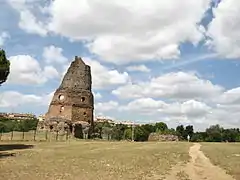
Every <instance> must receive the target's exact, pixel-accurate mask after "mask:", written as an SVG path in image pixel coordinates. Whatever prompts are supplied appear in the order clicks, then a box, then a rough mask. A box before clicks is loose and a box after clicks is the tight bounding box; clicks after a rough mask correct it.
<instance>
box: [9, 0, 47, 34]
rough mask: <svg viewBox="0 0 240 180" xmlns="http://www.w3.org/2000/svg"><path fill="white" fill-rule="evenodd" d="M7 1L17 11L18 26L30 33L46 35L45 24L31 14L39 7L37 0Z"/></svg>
mask: <svg viewBox="0 0 240 180" xmlns="http://www.w3.org/2000/svg"><path fill="white" fill-rule="evenodd" d="M7 2H8V3H9V4H10V5H11V7H12V8H14V9H15V10H17V11H18V13H19V23H18V26H19V28H21V29H22V30H24V31H26V32H27V33H30V34H38V35H40V36H46V35H47V33H48V30H47V28H46V25H45V24H44V23H43V22H42V21H40V20H38V19H37V17H36V16H35V15H34V14H33V12H34V11H35V12H36V11H38V9H39V7H40V4H39V2H40V1H39V0H7Z"/></svg>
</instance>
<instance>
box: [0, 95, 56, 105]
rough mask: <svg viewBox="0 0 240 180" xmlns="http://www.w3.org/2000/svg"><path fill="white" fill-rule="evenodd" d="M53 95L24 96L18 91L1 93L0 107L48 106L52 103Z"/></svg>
mask: <svg viewBox="0 0 240 180" xmlns="http://www.w3.org/2000/svg"><path fill="white" fill-rule="evenodd" d="M52 95H53V93H50V94H45V95H42V96H38V95H34V94H22V93H19V92H17V91H5V92H2V93H0V107H2V108H12V107H17V106H20V105H21V106H23V105H24V106H26V105H33V106H41V105H43V106H46V105H48V103H49V102H50V99H51V97H52ZM13 99H14V101H13Z"/></svg>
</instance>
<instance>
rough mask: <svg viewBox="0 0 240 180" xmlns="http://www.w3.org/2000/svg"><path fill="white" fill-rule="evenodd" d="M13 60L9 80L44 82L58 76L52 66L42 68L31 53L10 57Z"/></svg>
mask: <svg viewBox="0 0 240 180" xmlns="http://www.w3.org/2000/svg"><path fill="white" fill-rule="evenodd" d="M8 59H9V60H10V62H11V66H10V74H9V78H8V81H7V82H9V83H14V84H43V83H45V82H47V81H48V79H50V78H55V77H57V76H58V72H57V70H56V69H55V68H54V67H52V66H46V67H45V68H44V69H42V68H41V66H40V64H39V63H38V61H37V60H36V59H34V58H33V57H31V56H29V55H17V56H11V57H9V58H8Z"/></svg>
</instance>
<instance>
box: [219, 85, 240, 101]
mask: <svg viewBox="0 0 240 180" xmlns="http://www.w3.org/2000/svg"><path fill="white" fill-rule="evenodd" d="M215 102H217V103H220V104H223V105H240V87H237V88H234V89H230V90H228V91H225V92H224V93H223V94H222V95H221V96H220V97H218V98H216V99H215Z"/></svg>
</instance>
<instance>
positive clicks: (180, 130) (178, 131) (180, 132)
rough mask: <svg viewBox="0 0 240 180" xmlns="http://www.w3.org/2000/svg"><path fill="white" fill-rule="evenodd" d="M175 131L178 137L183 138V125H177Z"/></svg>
mask: <svg viewBox="0 0 240 180" xmlns="http://www.w3.org/2000/svg"><path fill="white" fill-rule="evenodd" d="M176 133H177V136H178V137H179V138H180V139H184V126H183V125H179V126H177V128H176Z"/></svg>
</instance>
